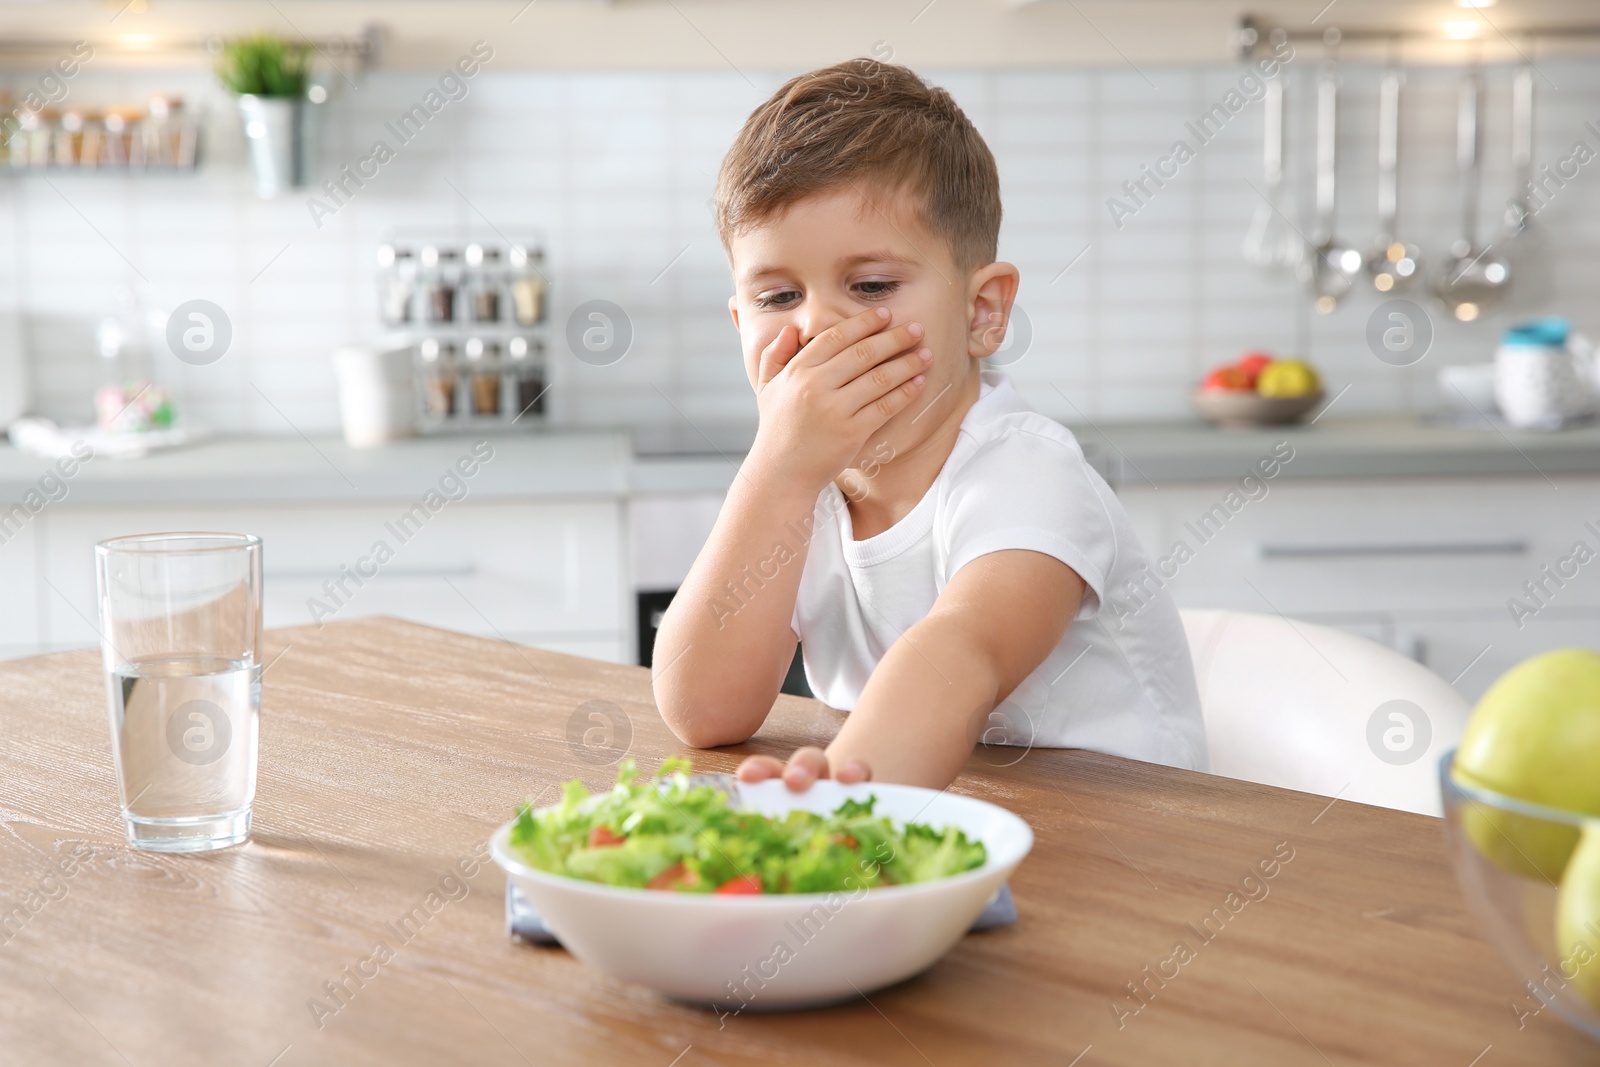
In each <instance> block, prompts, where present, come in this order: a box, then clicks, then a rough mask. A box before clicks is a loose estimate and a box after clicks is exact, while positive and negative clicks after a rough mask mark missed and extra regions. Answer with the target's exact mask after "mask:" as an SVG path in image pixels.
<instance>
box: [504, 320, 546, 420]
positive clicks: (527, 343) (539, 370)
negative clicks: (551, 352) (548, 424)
mask: <svg viewBox="0 0 1600 1067" xmlns="http://www.w3.org/2000/svg"><path fill="white" fill-rule="evenodd" d="M506 354H507V356H508V359H507V360H506V383H507V389H506V391H507V393H509V394H510V401H511V410H512V414H513V416H514V417H515V418H519V419H520V418H522V417H523V416H524V415H543V414H544V410H545V403H544V401H545V393H547V392H548V391H549V385H548V384H547V382H546V368H545V360H544V342H543V341H541V340H540V339H539V338H537V337H535V338H532V339H529V338H527V337H513V338H512V339H511V340H510V341H509V342H508V343H507V344H506Z"/></svg>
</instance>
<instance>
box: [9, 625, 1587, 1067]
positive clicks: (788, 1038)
mask: <svg viewBox="0 0 1600 1067" xmlns="http://www.w3.org/2000/svg"><path fill="white" fill-rule="evenodd" d="M265 645H266V648H265V657H266V660H267V661H268V662H269V663H270V664H272V665H271V666H270V667H269V669H268V671H267V673H266V676H265V678H264V680H263V685H262V711H261V769H260V788H259V791H258V793H257V795H256V801H255V812H254V815H255V825H254V833H253V837H252V839H251V841H250V843H248V844H246V845H243V846H240V847H237V848H232V849H227V850H224V851H221V852H216V853H211V854H208V855H203V856H177V855H162V854H157V853H141V852H135V851H133V850H132V849H130V848H129V847H128V845H127V842H126V840H125V838H124V836H123V830H122V820H121V816H120V813H119V811H118V804H117V794H116V779H115V776H114V774H113V773H112V766H111V758H110V751H109V740H108V735H107V731H106V717H105V704H104V701H105V692H104V684H105V683H104V681H103V678H102V674H101V669H100V660H99V653H98V652H95V651H92V650H85V651H81V652H68V653H62V654H59V655H53V656H40V657H35V658H32V659H25V660H18V661H15V662H12V663H6V664H3V665H0V724H3V725H4V727H5V729H6V732H7V734H8V735H9V736H11V737H13V738H15V739H16V743H14V744H10V745H8V746H7V747H6V748H5V749H4V751H3V753H0V806H3V807H4V808H5V810H6V812H7V816H6V820H7V821H6V829H7V832H6V833H5V834H4V835H3V836H0V901H5V902H8V903H7V905H6V906H8V907H9V906H11V904H12V903H15V904H16V910H15V914H16V915H20V916H22V917H23V919H22V923H21V925H20V926H19V925H18V924H17V923H16V922H15V921H13V922H12V924H11V926H10V927H8V929H7V931H6V937H5V940H6V942H7V943H6V945H5V951H4V952H3V953H0V1005H3V1007H0V1016H3V1017H4V1019H5V1033H6V1038H5V1041H6V1044H5V1047H6V1048H7V1049H10V1050H11V1051H10V1052H9V1053H7V1056H8V1060H7V1062H16V1063H29V1064H35V1063H37V1064H45V1063H72V1064H79V1063H84V1064H87V1063H122V1062H127V1063H138V1064H157V1063H159V1064H163V1065H170V1067H187V1065H189V1064H207V1065H209V1064H218V1063H239V1064H258V1065H265V1064H268V1063H272V1064H277V1065H278V1067H299V1065H309V1064H335V1063H336V1064H341V1065H343V1067H364V1065H368V1064H371V1065H374V1067H376V1065H379V1064H382V1065H385V1067H389V1065H406V1064H438V1063H473V1064H515V1063H519V1062H527V1063H534V1062H537V1063H541V1064H542V1063H560V1064H607V1065H609V1064H619V1063H630V1064H647V1065H652V1067H666V1065H667V1064H669V1063H678V1064H681V1067H693V1065H698V1064H736V1063H737V1064H761V1063H774V1064H776V1063H787V1064H830V1065H839V1067H868V1065H873V1067H878V1065H902V1064H904V1065H913V1064H914V1065H918V1067H921V1065H924V1064H927V1063H938V1064H941V1065H946V1064H966V1063H1001V1064H1007V1065H1033V1064H1040V1065H1043V1064H1053V1065H1056V1067H1062V1065H1065V1064H1069V1063H1076V1062H1079V1061H1082V1062H1083V1063H1084V1064H1085V1065H1087V1064H1089V1063H1093V1064H1098V1065H1102V1067H1111V1065H1124V1067H1136V1065H1138V1067H1143V1065H1146V1064H1157V1063H1185V1064H1188V1063H1208V1064H1221V1063H1226V1064H1230V1065H1234V1067H1254V1065H1262V1067H1266V1065H1271V1067H1282V1065H1285V1064H1319V1065H1320V1064H1322V1063H1324V1062H1327V1063H1334V1062H1338V1063H1340V1064H1356V1063H1362V1064H1376V1063H1403V1064H1418V1063H1442V1064H1454V1065H1463V1067H1464V1065H1466V1064H1468V1063H1470V1062H1475V1061H1476V1059H1482V1058H1483V1056H1484V1054H1485V1052H1486V1051H1487V1050H1488V1049H1489V1048H1491V1047H1492V1048H1493V1049H1494V1053H1493V1059H1492V1061H1490V1062H1493V1063H1538V1064H1549V1065H1552V1067H1553V1065H1559V1064H1579V1063H1591V1064H1592V1063H1593V1062H1594V1046H1593V1045H1591V1044H1590V1043H1589V1042H1587V1041H1586V1040H1585V1039H1584V1038H1583V1037H1581V1036H1580V1035H1579V1034H1578V1032H1577V1031H1576V1030H1573V1029H1571V1028H1569V1027H1567V1026H1565V1025H1563V1024H1562V1023H1561V1022H1560V1021H1559V1020H1558V1019H1556V1018H1554V1016H1553V1013H1551V1012H1542V1013H1541V1012H1540V1011H1539V1008H1538V1001H1536V1000H1534V999H1533V998H1532V997H1530V996H1529V995H1528V994H1527V992H1526V991H1525V990H1524V989H1523V987H1522V986H1521V984H1520V983H1519V982H1518V980H1517V978H1516V977H1515V975H1514V974H1513V973H1512V971H1511V969H1510V968H1508V967H1506V966H1505V965H1504V964H1503V963H1502V962H1501V961H1500V960H1499V959H1498V958H1497V957H1496V954H1495V952H1494V950H1493V949H1492V948H1491V947H1490V946H1489V944H1488V942H1487V941H1486V940H1485V939H1484V937H1483V936H1482V935H1481V934H1480V933H1479V932H1478V927H1477V924H1476V923H1475V922H1474V921H1473V920H1472V919H1471V918H1470V917H1469V915H1468V913H1467V911H1466V908H1465V905H1464V903H1463V901H1462V899H1461V895H1460V892H1459V890H1458V889H1457V887H1456V883H1455V879H1454V877H1453V876H1452V874H1451V870H1450V864H1449V860H1448V859H1447V857H1446V847H1445V838H1444V834H1443V833H1442V832H1441V830H1440V824H1439V820H1437V819H1432V818H1428V817H1426V816H1421V815H1412V814H1409V813H1406V812H1399V811H1390V810H1388V809H1384V808H1375V807H1368V806H1366V805H1363V804H1355V803H1350V802H1346V801H1337V800H1335V801H1333V802H1331V803H1330V801H1329V800H1328V798H1326V797H1321V796H1313V795H1311V794H1308V793H1297V792H1293V791H1290V790H1286V789H1276V788H1273V787H1271V786H1264V785H1256V784H1252V783H1249V782H1241V781H1236V780H1233V779H1229V778H1219V777H1213V776H1211V775H1206V774H1200V773H1197V772H1194V771H1184V770H1176V769H1173V768H1169V767H1159V766H1155V765H1153V764H1148V763H1139V762H1136V761H1133V760H1126V759H1119V758H1116V757H1113V756H1106V755H1100V754H1097V753H1093V752H1084V751H1071V750H1044V749H1038V750H1034V751H1032V752H1027V753H1026V754H1025V757H1024V758H1018V759H1010V758H1008V759H1005V760H998V759H996V758H995V757H994V755H993V754H990V753H986V752H984V751H983V750H980V751H978V752H975V753H974V754H973V756H972V758H971V759H970V760H969V761H968V763H967V765H966V768H965V770H964V771H963V773H962V774H961V776H960V777H959V778H958V779H957V780H956V782H955V783H954V785H953V786H952V788H953V789H955V790H957V791H958V792H962V793H967V794H971V795H976V796H980V797H985V798H988V799H992V800H994V801H995V802H997V803H999V804H1002V805H1004V806H1005V807H1007V808H1009V809H1011V810H1013V811H1015V812H1017V813H1018V814H1019V815H1021V816H1022V817H1023V818H1025V819H1026V820H1027V821H1028V823H1029V825H1030V826H1031V827H1032V828H1033V831H1034V835H1035V841H1034V848H1033V851H1032V853H1031V854H1030V855H1029V856H1028V857H1027V858H1026V859H1025V860H1024V861H1023V862H1022V865H1021V866H1020V867H1018V868H1017V870H1016V872H1015V873H1014V874H1013V875H1012V877H1011V880H1010V884H1011V888H1012V892H1013V894H1014V896H1015V899H1016V904H1017V911H1018V915H1019V921H1018V922H1017V924H1016V925H1014V926H1009V927H1001V928H997V929H993V930H989V931H986V932H984V933H981V934H973V935H971V936H968V937H965V938H963V939H962V940H961V942H960V943H959V944H957V946H956V947H955V948H954V949H953V950H952V951H951V953H950V954H949V955H948V956H946V957H945V958H944V959H943V960H941V961H940V962H939V963H937V964H936V965H934V966H933V967H932V968H931V969H930V970H929V971H927V972H926V973H925V974H922V975H920V976H918V977H915V978H913V979H910V980H908V981H906V982H903V983H901V984H899V985H896V986H892V987H890V988H887V989H882V990H875V991H872V992H871V993H870V995H868V996H863V997H862V998H860V999H856V1000H852V1001H849V1002H846V1003H843V1004H839V1005H835V1006H832V1007H827V1008H821V1009H816V1010H812V1011H801V1012H759V1011H752V1012H745V1013H741V1014H738V1015H724V1016H720V1017H719V1015H718V1014H717V1013H715V1012H712V1011H708V1010H704V1009H701V1008H696V1007H692V1006H689V1005H684V1004H678V1003H673V1002H670V1001H667V1000H664V999H662V998H660V997H657V996H655V995H653V994H650V993H648V992H646V991H645V990H643V989H640V988H638V987H636V986H631V985H627V984H624V983H621V982H618V981H615V980H613V979H611V978H608V977H606V976H605V975H603V974H601V973H599V972H598V971H596V970H594V969H593V968H590V967H588V966H586V965H584V964H583V963H580V962H579V961H578V960H577V959H575V958H573V957H572V956H571V955H569V954H568V953H566V952H564V951H562V950H560V949H557V948H532V947H529V946H525V945H519V944H517V943H515V942H512V941H510V940H509V939H508V938H507V937H506V933H505V924H504V910H503V900H504V885H505V878H504V876H503V875H502V874H501V872H500V871H499V869H498V868H496V867H495V866H493V865H489V864H485V865H481V866H479V865H476V864H475V865H473V866H472V867H471V869H470V873H469V871H468V870H467V869H464V868H461V867H459V866H458V864H459V862H460V860H461V859H462V857H471V856H473V855H474V854H475V853H477V852H478V851H479V850H480V849H482V848H483V843H484V841H485V839H486V838H487V836H488V835H489V834H490V833H491V832H492V831H493V830H494V828H495V827H496V826H497V825H499V824H500V823H501V822H503V821H504V820H505V819H507V818H509V817H510V815H511V812H512V808H513V806H514V805H515V804H516V803H518V802H519V801H521V800H522V799H524V798H527V797H530V796H532V797H539V796H546V797H547V796H550V795H552V791H553V790H554V789H555V787H556V784H557V783H559V782H561V781H562V780H565V779H569V778H573V777H581V778H582V779H583V780H584V781H585V782H586V783H587V784H588V785H589V786H590V787H591V788H594V787H603V786H604V785H606V784H609V782H610V781H611V780H613V777H614V774H615V768H614V767H613V766H612V765H610V763H607V762H606V758H607V756H608V755H609V756H610V758H611V759H612V760H613V761H614V760H615V759H616V758H618V757H619V756H620V754H621V753H620V752H618V751H613V752H610V753H606V752H603V751H601V750H599V749H598V748H590V749H587V750H585V749H584V747H583V743H582V741H581V739H576V738H577V735H576V734H574V733H573V732H572V723H573V722H574V721H576V719H575V718H574V716H575V714H576V713H575V712H574V709H575V708H576V709H577V710H578V711H579V712H581V711H583V710H584V709H585V708H587V707H588V706H589V705H588V704H587V703H585V702H587V701H594V700H599V701H604V702H606V703H607V704H609V705H610V706H611V707H612V708H615V709H616V710H617V712H618V713H619V714H620V715H621V717H622V721H624V722H626V723H627V724H628V727H629V729H628V730H627V732H626V733H625V734H622V735H620V736H623V737H625V738H626V741H625V742H624V744H625V746H626V747H627V749H628V754H629V755H630V756H633V757H635V758H637V759H638V760H639V762H640V763H641V765H643V766H644V767H646V768H653V767H654V766H655V765H656V763H657V762H658V761H659V760H660V759H662V758H664V757H667V756H672V755H680V754H684V753H685V750H684V748H683V746H682V745H681V744H679V742H678V741H677V740H676V739H675V738H674V737H673V736H672V735H671V734H670V733H669V732H668V731H667V728H666V726H665V725H664V724H663V723H662V721H661V718H660V716H659V715H658V714H657V713H656V710H655V707H654V704H653V701H652V700H651V696H650V673H649V671H648V670H647V669H645V668H643V667H623V666H618V665H615V664H607V663H599V662H596V661H593V660H585V659H579V658H577V657H572V656H563V655H559V654H557V653H553V652H545V651H541V650H538V649H532V648H517V647H514V646H511V645H509V644H507V643H506V642H503V641H492V640H486V639H483V638H475V637H468V636H465V635H462V634H454V633H449V632H447V631H444V630H437V629H433V628H430V627H425V626H419V625H416V624H413V623H405V622H400V621H398V620H395V619H364V620H359V621H348V622H333V623H329V624H328V625H327V626H324V627H320V628H319V627H310V626H307V627H299V628H295V629H288V630H273V631H269V632H268V633H267V634H266V641H265ZM841 717H842V713H839V712H834V711H831V710H829V709H827V708H825V707H823V706H822V705H821V704H818V703H817V702H815V701H811V700H802V699H801V698H799V697H790V696H784V697H780V698H779V699H778V702H777V704H776V706H775V707H774V709H773V711H772V714H771V716H770V717H769V718H768V719H767V721H766V723H765V724H764V725H763V726H762V728H761V731H760V732H759V733H758V734H757V735H756V736H755V737H754V738H752V739H751V740H750V741H748V742H746V743H745V744H743V745H739V746H733V747H729V748H722V749H715V750H711V751H700V752H694V753H693V758H694V760H695V762H696V765H697V766H698V767H699V768H700V769H702V770H706V771H731V770H733V768H734V767H735V765H736V764H737V763H738V761H739V760H740V759H741V758H743V756H745V755H747V754H749V753H752V752H765V753H768V754H779V753H786V752H788V751H790V750H792V749H793V748H794V747H795V746H797V745H801V744H819V743H824V742H825V741H826V739H827V737H828V736H830V735H831V734H832V733H833V732H834V731H836V730H837V728H838V723H839V721H840V719H841ZM585 721H587V720H585ZM1014 751H1015V750H1014ZM69 857H70V859H71V863H70V865H67V860H68V858H69ZM1268 860H1272V861H1273V863H1272V865H1271V868H1270V873H1264V879H1266V880H1263V877H1260V876H1256V875H1257V871H1258V870H1259V871H1261V872H1268V870H1269V868H1268V867H1267V866H1265V865H1264V864H1265V862H1266V861H1268ZM1280 860H1281V861H1282V862H1281V863H1280V862H1278V861H1280ZM458 870H459V871H460V872H461V873H460V876H459V877H458V876H457V875H456V872H457V871H458ZM446 876H449V878H446ZM1252 876H1256V877H1254V880H1253V881H1252ZM1241 878H1243V883H1241ZM1241 884H1242V885H1243V888H1242V889H1241ZM1252 887H1253V888H1252ZM1258 891H1259V892H1258ZM446 894H448V896H446ZM1241 894H1248V896H1249V901H1248V902H1243V903H1240V904H1238V906H1237V908H1236V907H1235V905H1234V903H1233V901H1235V900H1239V901H1243V900H1244V897H1243V896H1242V895H1241ZM18 902H27V903H26V908H24V907H23V904H22V903H18ZM1225 903H1226V905H1227V910H1224V907H1223V906H1224V904H1225ZM1239 909H1246V910H1239ZM1219 915H1220V916H1222V921H1225V922H1226V923H1227V925H1226V929H1225V930H1224V929H1222V928H1221V926H1220V924H1219V921H1218V920H1217V918H1216V916H1219ZM1230 915H1232V917H1231V918H1229V916H1230ZM408 917H409V919H410V923H409V925H407V922H406V920H407V918H408ZM824 936H825V935H824ZM1178 941H1182V942H1183V944H1184V945H1185V946H1186V948H1187V950H1188V952H1189V955H1187V956H1179V955H1178V954H1177V952H1176V951H1175V949H1174V944H1175V942H1178ZM380 943H381V944H382V945H383V946H385V948H386V950H387V954H385V953H383V952H380V951H378V950H377V948H376V947H375V946H376V945H377V944H380ZM1175 959H1176V960H1177V962H1176V963H1174V962H1173V961H1174V960H1175ZM375 961H376V962H375ZM1180 966H1181V968H1182V969H1181V971H1180V970H1179V969H1178V968H1179V967H1180ZM1169 968H1170V969H1169ZM1158 971H1159V972H1160V973H1161V974H1164V975H1165V976H1166V977H1165V978H1162V977H1158V976H1157V972H1158ZM357 972H359V973H360V975H361V976H362V977H359V978H358V977H356V975H357ZM1136 987H1137V989H1139V990H1142V991H1143V992H1142V993H1140V994H1139V996H1137V997H1135V996H1134V993H1133V990H1135V988H1136ZM313 1001H315V1002H316V1003H318V1004H320V1005H321V1011H320V1012H318V1011H317V1010H316V1009H315V1008H313V1007H312V1004H313ZM1524 1005H1526V1006H1527V1008H1526V1009H1525V1010H1524V1012H1523V1014H1524V1016H1525V1017H1524V1018H1523V1019H1522V1020H1520V1022H1522V1023H1524V1024H1525V1029H1519V1018H1518V1011H1517V1009H1518V1008H1521V1007H1522V1006H1524ZM507 1045H510V1046H511V1047H510V1048H507V1047H506V1046H507ZM108 1046H109V1047H108ZM1091 1048H1092V1049H1093V1051H1092V1052H1091V1051H1089V1050H1090V1049H1091ZM1475 1058H1476V1059H1475Z"/></svg>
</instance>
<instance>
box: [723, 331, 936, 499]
mask: <svg viewBox="0 0 1600 1067" xmlns="http://www.w3.org/2000/svg"><path fill="white" fill-rule="evenodd" d="M888 324H889V309H888V308H881V307H879V308H870V309H868V310H866V311H863V312H862V313H861V314H859V315H856V316H854V317H852V318H848V319H845V320H843V321H842V322H838V323H835V324H834V325H833V326H830V327H829V328H828V329H826V330H823V331H822V332H821V333H819V334H817V336H816V337H813V338H812V339H811V341H810V343H809V344H807V345H806V346H805V347H804V348H801V347H800V333H799V331H798V330H797V329H796V328H795V327H793V326H785V327H784V328H783V329H782V330H781V331H779V333H778V336H777V337H776V338H774V339H773V341H772V343H771V344H769V345H768V346H767V347H766V348H765V349H764V350H763V351H762V353H761V360H760V364H759V366H758V367H757V371H756V383H755V385H756V405H757V407H758V408H759V409H760V412H761V421H760V425H759V428H758V429H757V431H756V440H755V444H754V445H753V446H752V447H751V452H752V453H759V454H760V455H761V456H762V457H763V462H764V465H765V467H766V469H767V470H768V471H771V472H773V473H774V474H776V475H778V476H780V477H782V478H784V479H785V480H786V481H788V482H791V483H797V484H799V485H800V486H802V487H804V488H805V489H806V490H815V491H818V492H820V491H821V489H822V487H823V486H825V485H827V484H828V483H829V482H831V481H832V480H833V479H835V478H837V477H838V476H839V474H840V472H841V471H843V470H844V469H845V468H846V467H847V466H848V465H849V464H850V462H851V461H852V460H853V459H854V458H855V457H856V455H857V454H858V453H859V452H860V451H861V449H862V448H863V447H864V446H865V445H866V443H867V439H868V438H869V437H871V436H872V435H873V434H874V433H876V432H877V431H878V429H879V428H881V427H882V426H883V424H884V423H886V422H888V421H889V419H890V418H892V417H893V416H894V415H896V414H898V413H899V412H900V411H902V410H904V409H905V407H906V406H907V405H909V404H910V403H911V401H912V399H914V398H915V397H916V395H917V394H918V393H919V392H921V391H922V388H923V385H924V384H925V381H926V379H925V377H924V372H925V371H926V370H927V369H928V367H929V365H930V364H931V363H932V361H933V353H932V352H931V351H930V350H929V349H927V348H923V347H920V346H921V341H922V335H923V329H922V324H921V323H916V322H907V323H902V324H900V325H899V326H895V327H893V328H892V329H890V328H886V327H888Z"/></svg>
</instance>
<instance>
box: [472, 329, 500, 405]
mask: <svg viewBox="0 0 1600 1067" xmlns="http://www.w3.org/2000/svg"><path fill="white" fill-rule="evenodd" d="M466 353H467V386H468V392H469V393H470V394H471V397H472V413H473V414H474V415H498V414H499V413H500V345H499V342H496V341H489V342H487V343H485V341H484V340H483V338H481V337H470V338H468V339H467V345H466Z"/></svg>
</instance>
